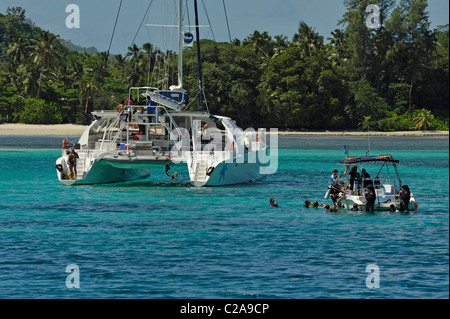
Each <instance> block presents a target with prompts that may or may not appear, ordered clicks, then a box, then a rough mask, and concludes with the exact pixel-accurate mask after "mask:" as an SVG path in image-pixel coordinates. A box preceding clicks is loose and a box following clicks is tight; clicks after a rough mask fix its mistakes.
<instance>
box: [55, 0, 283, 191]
mask: <svg viewBox="0 0 450 319" xmlns="http://www.w3.org/2000/svg"><path fill="white" fill-rule="evenodd" d="M178 6H179V11H178V22H179V25H178V28H179V29H178V49H179V51H178V57H179V58H178V85H173V86H171V87H170V88H169V90H163V89H160V88H156V87H133V88H130V89H129V99H128V100H127V102H128V105H125V107H124V110H122V111H121V112H117V111H112V110H108V111H96V112H92V116H93V118H94V121H93V122H92V123H91V125H90V126H89V127H88V128H87V129H86V131H85V132H84V133H83V135H82V136H81V138H80V139H79V141H78V142H77V143H75V145H70V144H67V143H66V141H64V142H63V149H62V156H61V157H60V158H58V159H57V161H56V173H57V176H58V179H59V180H60V181H61V183H62V184H64V185H77V184H102V183H114V182H125V181H135V180H139V179H142V178H147V177H149V176H150V170H152V169H166V170H167V171H168V170H169V169H170V167H171V166H174V165H187V168H188V171H189V178H190V181H191V182H192V183H193V184H194V185H195V186H220V185H231V184H238V183H247V182H252V181H256V180H259V179H261V178H262V177H264V176H265V175H266V174H270V173H274V170H273V169H267V167H268V166H269V162H270V158H271V157H272V156H271V157H269V156H268V155H267V153H268V147H267V143H266V134H265V130H260V131H258V132H255V131H254V130H251V129H249V130H246V131H245V132H244V131H243V130H242V129H240V128H238V127H237V126H236V123H235V121H233V120H232V119H231V118H229V117H224V116H218V115H212V114H209V113H208V112H203V100H202V97H203V92H202V83H201V81H202V80H201V64H200V57H199V82H200V88H201V89H200V100H201V105H202V111H200V112H186V111H183V108H184V107H185V106H186V105H187V102H188V96H187V93H186V90H184V89H183V77H182V75H183V73H182V72H183V71H182V62H183V61H182V57H183V55H182V46H183V38H184V36H183V31H182V28H183V26H182V18H181V17H182V1H181V0H179V1H178ZM195 9H196V10H195V11H196V24H197V26H196V29H197V46H198V48H197V49H198V50H199V32H198V27H199V26H198V17H197V16H198V15H197V8H195ZM191 40H192V39H191ZM198 53H199V52H198ZM133 97H136V99H135V100H133ZM271 140H272V137H271ZM74 151H75V152H74ZM75 153H76V154H75Z"/></svg>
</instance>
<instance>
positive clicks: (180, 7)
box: [178, 0, 183, 89]
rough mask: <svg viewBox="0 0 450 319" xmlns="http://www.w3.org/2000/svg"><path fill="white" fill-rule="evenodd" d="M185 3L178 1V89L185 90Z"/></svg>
mask: <svg viewBox="0 0 450 319" xmlns="http://www.w3.org/2000/svg"><path fill="white" fill-rule="evenodd" d="M182 14H183V3H182V1H181V0H178V87H179V88H180V89H182V88H183V30H182V28H183V17H182Z"/></svg>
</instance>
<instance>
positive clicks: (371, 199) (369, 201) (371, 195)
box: [364, 185, 377, 212]
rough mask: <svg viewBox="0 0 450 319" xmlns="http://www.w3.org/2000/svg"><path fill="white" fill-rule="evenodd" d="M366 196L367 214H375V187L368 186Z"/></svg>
mask: <svg viewBox="0 0 450 319" xmlns="http://www.w3.org/2000/svg"><path fill="white" fill-rule="evenodd" d="M364 196H365V197H366V212H373V211H374V210H375V200H376V199H377V195H376V194H375V188H373V185H368V186H367V188H366V192H365V193H364Z"/></svg>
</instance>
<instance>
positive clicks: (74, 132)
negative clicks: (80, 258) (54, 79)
mask: <svg viewBox="0 0 450 319" xmlns="http://www.w3.org/2000/svg"><path fill="white" fill-rule="evenodd" d="M87 127H88V126H86V125H74V124H56V125H29V124H0V136H64V137H77V136H81V134H83V132H84V131H85V129H86V128H87ZM267 132H269V130H267ZM278 134H279V135H283V136H289V135H292V136H367V134H370V136H448V135H449V132H448V131H399V132H375V131H374V132H369V133H367V132H361V131H322V132H315V131H300V132H299V131H279V132H278Z"/></svg>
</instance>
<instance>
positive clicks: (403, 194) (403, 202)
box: [398, 185, 411, 211]
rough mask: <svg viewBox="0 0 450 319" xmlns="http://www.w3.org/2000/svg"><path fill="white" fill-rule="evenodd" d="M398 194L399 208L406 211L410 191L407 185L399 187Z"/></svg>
mask: <svg viewBox="0 0 450 319" xmlns="http://www.w3.org/2000/svg"><path fill="white" fill-rule="evenodd" d="M398 195H399V196H400V210H402V211H407V210H408V206H409V201H410V200H411V192H410V190H409V187H408V185H403V186H402V187H401V188H400V192H399V194H398Z"/></svg>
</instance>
